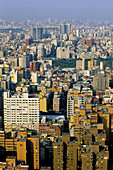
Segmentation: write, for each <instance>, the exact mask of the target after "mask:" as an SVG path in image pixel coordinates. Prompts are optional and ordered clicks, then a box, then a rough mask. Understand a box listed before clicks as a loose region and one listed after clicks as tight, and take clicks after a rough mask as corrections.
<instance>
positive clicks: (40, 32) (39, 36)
mask: <svg viewBox="0 0 113 170" xmlns="http://www.w3.org/2000/svg"><path fill="white" fill-rule="evenodd" d="M42 38H43V28H41V27H38V28H37V29H36V40H41V39H42Z"/></svg>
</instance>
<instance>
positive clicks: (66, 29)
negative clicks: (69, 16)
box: [60, 23, 71, 35]
mask: <svg viewBox="0 0 113 170" xmlns="http://www.w3.org/2000/svg"><path fill="white" fill-rule="evenodd" d="M70 30H71V26H70V24H69V23H67V24H61V25H60V34H68V35H69V34H70Z"/></svg>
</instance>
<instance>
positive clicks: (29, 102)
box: [4, 91, 39, 131]
mask: <svg viewBox="0 0 113 170" xmlns="http://www.w3.org/2000/svg"><path fill="white" fill-rule="evenodd" d="M21 126H24V127H27V128H29V129H34V130H36V131H38V130H39V98H38V97H37V98H29V96H28V93H23V94H22V95H16V94H15V95H13V96H11V97H10V92H9V91H5V92H4V129H5V131H8V130H9V129H13V128H15V129H18V128H19V127H21Z"/></svg>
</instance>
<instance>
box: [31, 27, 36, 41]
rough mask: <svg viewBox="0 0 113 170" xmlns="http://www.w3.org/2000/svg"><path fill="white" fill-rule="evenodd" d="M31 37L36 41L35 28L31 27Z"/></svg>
mask: <svg viewBox="0 0 113 170" xmlns="http://www.w3.org/2000/svg"><path fill="white" fill-rule="evenodd" d="M31 36H32V38H33V40H36V28H35V27H33V28H32V29H31Z"/></svg>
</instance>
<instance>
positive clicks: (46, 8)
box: [0, 0, 113, 20]
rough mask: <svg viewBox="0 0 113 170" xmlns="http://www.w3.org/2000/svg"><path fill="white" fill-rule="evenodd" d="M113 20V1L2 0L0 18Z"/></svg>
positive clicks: (0, 1)
mask: <svg viewBox="0 0 113 170" xmlns="http://www.w3.org/2000/svg"><path fill="white" fill-rule="evenodd" d="M49 17H51V18H60V19H67V18H68V19H70V18H82V19H83V18H85V19H86V18H89V19H99V20H101V19H102V20H103V19H105V20H113V0H0V18H3V19H9V20H23V19H45V18H49Z"/></svg>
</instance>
